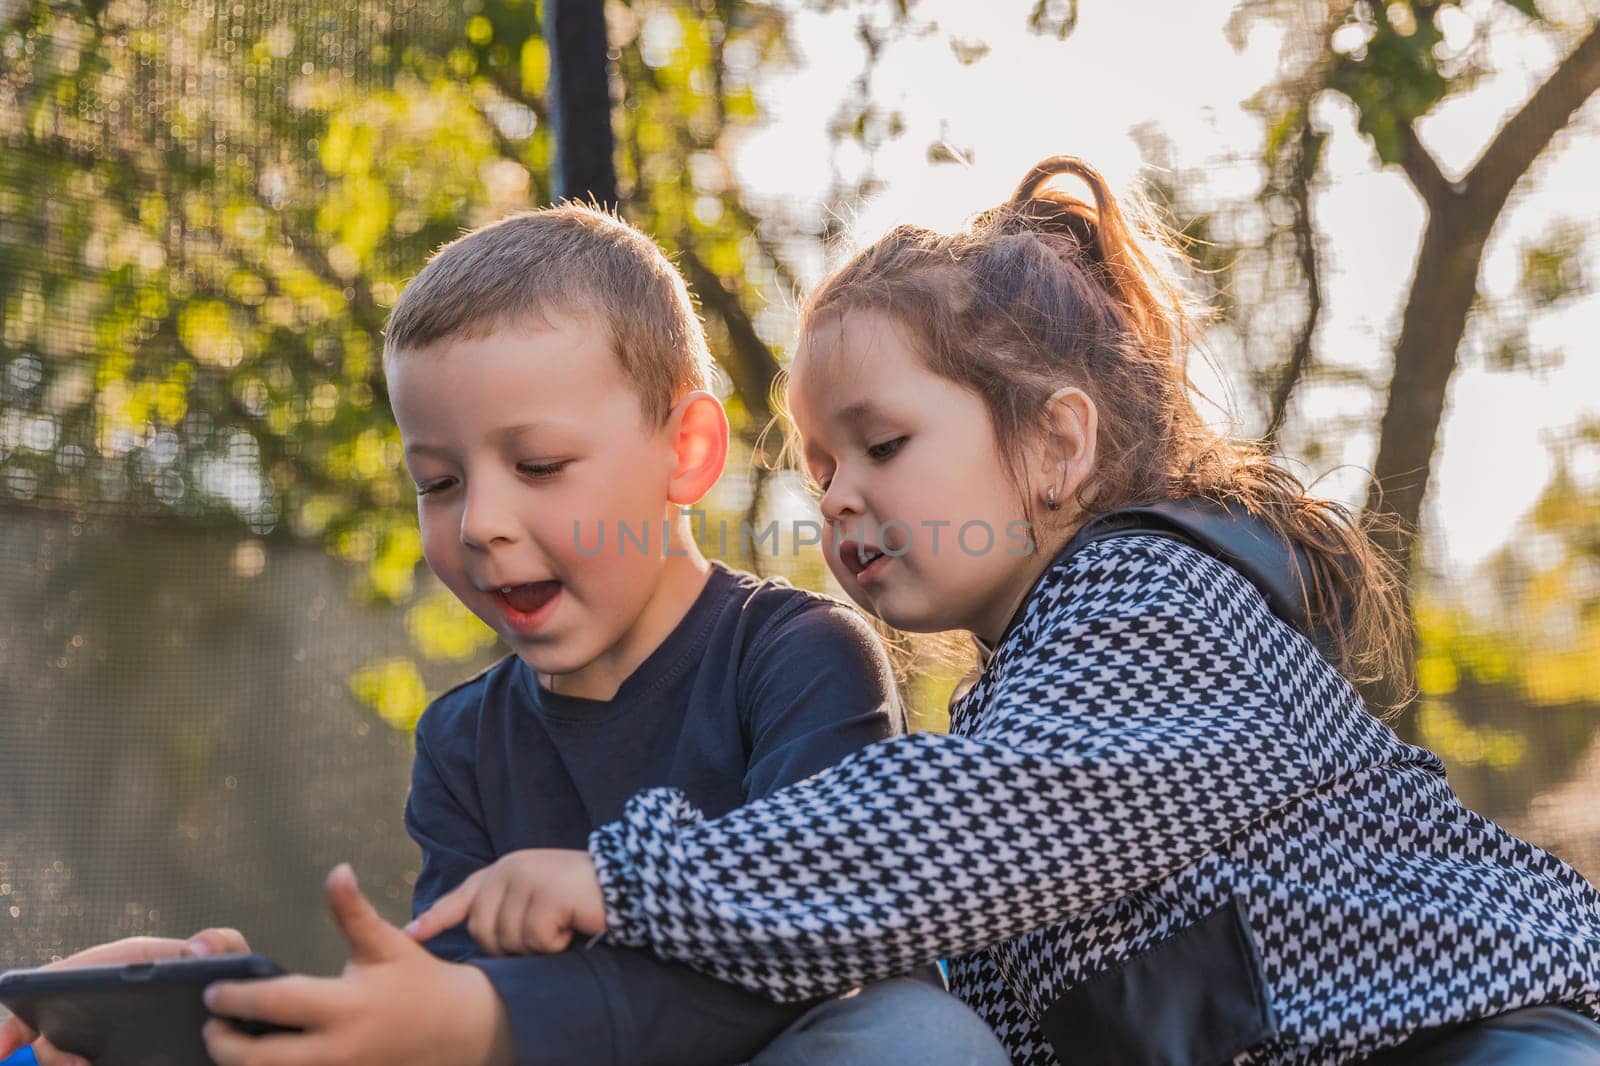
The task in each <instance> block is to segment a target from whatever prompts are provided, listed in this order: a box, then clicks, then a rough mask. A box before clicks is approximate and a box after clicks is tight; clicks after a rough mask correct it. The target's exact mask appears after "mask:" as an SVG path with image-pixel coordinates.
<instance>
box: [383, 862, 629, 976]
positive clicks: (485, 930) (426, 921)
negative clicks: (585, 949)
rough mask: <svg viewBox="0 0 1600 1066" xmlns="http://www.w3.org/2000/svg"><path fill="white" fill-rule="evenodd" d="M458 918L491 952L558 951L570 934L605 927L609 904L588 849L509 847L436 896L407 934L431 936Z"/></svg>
mask: <svg viewBox="0 0 1600 1066" xmlns="http://www.w3.org/2000/svg"><path fill="white" fill-rule="evenodd" d="M463 919H464V920H465V921H466V923H467V931H468V932H469V933H471V934H472V939H473V940H475V941H477V943H478V946H479V947H480V948H482V949H483V950H484V953H485V954H488V955H527V954H530V953H532V952H556V951H563V950H565V949H566V947H567V945H568V944H570V943H571V942H572V937H573V934H574V933H587V934H595V933H603V932H605V928H606V906H605V900H604V899H603V898H602V896H601V895H600V881H599V879H598V878H597V877H595V872H594V860H593V859H591V858H589V853H588V852H587V851H564V850H560V849H555V848H530V849H528V850H526V851H513V852H510V853H509V854H506V855H503V856H501V857H500V858H499V859H498V860H497V861H496V862H494V863H491V864H490V865H488V866H485V867H484V868H483V869H481V870H479V871H478V872H477V873H475V874H473V875H472V876H471V877H468V878H467V879H466V880H465V881H463V882H461V884H460V885H459V886H458V887H456V888H455V889H454V890H452V891H450V892H446V893H445V894H444V895H442V896H440V897H439V898H438V899H437V900H435V901H434V904H433V906H432V907H429V908H428V909H427V910H426V911H424V912H423V913H422V914H420V915H418V916H417V918H416V920H415V921H413V922H412V923H411V924H410V925H408V926H406V932H407V933H409V934H411V936H412V938H413V939H415V940H418V941H428V940H432V939H433V938H434V937H436V936H438V935H439V934H440V933H442V932H444V931H445V930H446V929H449V928H450V927H452V926H454V925H458V924H459V923H460V922H461V921H462V920H463Z"/></svg>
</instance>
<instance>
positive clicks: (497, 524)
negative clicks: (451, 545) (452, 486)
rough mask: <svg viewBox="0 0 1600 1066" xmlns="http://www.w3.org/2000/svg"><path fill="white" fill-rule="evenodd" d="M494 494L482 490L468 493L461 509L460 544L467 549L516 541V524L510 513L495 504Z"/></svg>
mask: <svg viewBox="0 0 1600 1066" xmlns="http://www.w3.org/2000/svg"><path fill="white" fill-rule="evenodd" d="M496 495H497V494H496V493H494V492H493V491H486V490H483V489H480V490H478V491H477V492H468V493H467V497H466V503H465V504H464V505H463V506H462V508H461V543H462V544H465V545H466V546H467V547H469V548H486V547H488V546H489V545H490V544H493V543H495V542H496V541H510V540H515V539H516V523H515V522H514V521H513V520H512V517H511V514H510V511H509V510H508V509H507V508H506V507H504V506H502V505H500V504H498V503H497V501H496Z"/></svg>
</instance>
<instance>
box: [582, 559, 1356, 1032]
mask: <svg viewBox="0 0 1600 1066" xmlns="http://www.w3.org/2000/svg"><path fill="white" fill-rule="evenodd" d="M1174 562H1177V563H1181V564H1182V566H1183V571H1182V572H1180V571H1179V569H1178V568H1177V567H1175V566H1174ZM1224 619H1226V620H1227V621H1226V622H1225V621H1224ZM1263 627H1265V628H1263ZM1262 637H1265V638H1266V639H1268V640H1272V641H1277V642H1279V643H1281V642H1283V641H1294V640H1298V639H1299V638H1297V637H1294V636H1293V635H1292V634H1291V632H1290V631H1289V630H1287V629H1286V628H1285V627H1283V626H1281V625H1280V624H1279V623H1277V622H1276V620H1275V619H1273V618H1272V616H1271V615H1270V613H1269V612H1268V611H1267V609H1266V607H1265V604H1264V603H1263V602H1262V600H1261V597H1260V596H1259V594H1257V593H1256V592H1255V590H1254V589H1253V588H1252V587H1250V586H1249V585H1248V584H1247V583H1246V582H1245V580H1244V579H1243V578H1242V577H1240V576H1239V575H1238V574H1237V572H1235V571H1233V570H1231V569H1229V568H1226V567H1224V566H1222V565H1221V564H1218V563H1215V562H1214V561H1213V560H1210V559H1209V557H1207V556H1203V555H1201V554H1200V553H1198V552H1195V551H1192V550H1190V549H1187V548H1181V547H1175V546H1171V545H1170V542H1152V541H1148V540H1136V539H1131V538H1130V539H1128V540H1120V541H1111V542H1107V543H1105V544H1101V545H1095V546H1092V547H1090V548H1088V549H1085V550H1084V551H1082V552H1079V553H1078V554H1076V555H1074V556H1073V557H1072V558H1071V559H1070V560H1068V561H1066V562H1065V563H1062V564H1058V565H1057V566H1056V567H1055V568H1054V569H1053V570H1052V571H1051V572H1050V573H1049V574H1047V576H1046V578H1045V579H1044V581H1043V582H1042V583H1041V586H1040V588H1039V589H1038V590H1036V593H1035V595H1034V596H1033V597H1032V598H1031V600H1030V606H1029V609H1028V615H1027V617H1026V618H1025V620H1024V622H1023V624H1022V629H1021V631H1020V632H1018V633H1015V634H1013V636H1012V639H1011V640H1008V641H1007V642H1006V645H1005V646H1003V647H1002V648H1001V650H1000V652H999V656H1000V658H998V659H997V660H996V661H995V662H994V663H992V664H991V668H990V670H991V673H993V674H995V677H994V678H992V679H990V681H991V683H992V688H989V689H988V690H987V696H986V698H984V700H983V705H982V706H979V707H977V710H976V713H977V715H978V717H977V719H976V721H975V723H974V725H973V726H972V727H971V729H970V732H971V734H972V735H968V736H954V735H938V734H929V733H923V734H918V735H915V736H911V737H905V738H900V739H895V740H889V741H885V742H883V743H880V744H874V745H872V746H871V747H869V748H867V749H865V750H864V751H862V752H860V753H859V754H857V755H854V756H852V757H850V758H848V759H846V760H845V761H844V762H842V763H840V764H839V765H838V766H836V767H833V768H832V769H830V770H827V771H824V772H822V773H819V774H817V775H815V776H813V777H811V778H809V779H807V780H805V781H803V782H801V783H799V784H797V785H795V786H793V787H790V788H787V789H784V790H782V791H780V792H778V793H775V794H774V795H772V796H770V797H768V798H766V799H764V800H762V801H759V802H756V803H751V804H749V805H747V806H745V807H742V808H739V809H738V810H735V811H733V812H731V813H729V814H727V815H725V816H724V817H722V818H719V819H717V820H715V821H711V822H707V821H704V820H702V819H701V817H700V814H699V812H698V811H696V810H694V809H693V808H692V807H691V806H690V805H689V804H688V803H687V802H686V801H685V800H684V798H683V797H682V795H681V794H679V793H677V792H675V791H672V790H667V789H656V790H652V791H649V792H644V793H641V794H640V795H638V796H636V797H634V798H633V799H632V800H631V801H629V804H628V807H627V809H626V812H625V814H624V817H623V818H622V819H621V820H620V821H618V822H614V823H611V824H610V825H607V826H603V827H602V828H600V829H598V830H596V831H595V833H594V834H593V835H592V836H591V838H590V841H589V849H590V852H591V854H592V855H593V857H594V859H595V864H596V868H597V871H598V873H599V877H600V881H601V885H602V888H603V891H604V894H605V900H606V910H607V922H608V931H609V934H608V935H609V936H610V938H611V939H612V940H613V941H614V942H617V943H622V944H627V945H632V946H641V947H648V948H650V949H651V950H653V951H655V952H656V953H658V954H660V955H663V956H665V957H667V958H672V959H676V960H680V961H683V962H686V963H689V964H690V965H693V966H696V967H698V968H700V969H703V970H705V971H707V972H709V973H712V974H714V975H716V976H718V977H721V978H723V979H725V980H729V981H733V982H735V983H738V984H743V985H746V986H747V987H750V988H753V989H757V990H760V991H763V992H765V993H766V994H768V995H770V996H772V997H773V998H776V999H782V1000H788V999H797V998H804V997H809V996H814V995H819V994H825V993H829V992H833V991H837V990H839V989H841V988H848V987H850V986H852V985H856V984H860V983H863V982H866V981H870V980H874V979H877V978H881V977H884V976H887V975H890V974H894V973H899V972H903V971H905V970H906V969H908V968H910V967H911V966H913V965H916V964H920V963H926V962H929V961H931V960H933V959H935V958H938V957H939V956H941V955H943V956H946V957H949V956H956V955H962V954H966V953H968V952H971V951H973V950H975V949H977V948H980V947H983V946H985V945H988V944H992V943H995V942H997V941H1001V940H1005V939H1008V938H1010V937H1013V936H1015V935H1017V934H1019V933H1022V932H1025V931H1027V930H1029V929H1034V928H1038V927H1041V926H1047V925H1051V924H1054V923H1057V922H1060V921H1062V920H1064V919H1066V918H1068V917H1070V916H1072V915H1074V914H1080V913H1083V912H1086V911H1088V910H1090V909H1092V908H1095V907H1098V906H1100V905H1102V904H1104V903H1106V902H1108V901H1111V900H1114V899H1116V898H1118V897H1120V896H1123V895H1125V894H1127V893H1129V892H1131V891H1133V890H1135V889H1137V888H1139V887H1140V886H1142V885H1147V884H1150V883H1152V882H1155V881H1157V880H1160V879H1161V878H1163V877H1165V876H1167V875H1169V874H1171V873H1173V872H1174V871H1176V870H1179V869H1181V868H1182V867H1184V866H1186V865H1188V864H1189V863H1192V862H1194V861H1195V860H1196V859H1198V858H1200V857H1202V856H1203V855H1205V854H1206V853H1207V852H1210V851H1212V850H1214V849H1216V848H1217V847H1219V846H1220V845H1221V844H1222V843H1223V842H1224V841H1226V840H1227V839H1228V838H1229V837H1231V836H1233V835H1234V834H1236V833H1238V832H1239V831H1240V830H1242V829H1244V828H1245V827H1247V826H1249V825H1250V824H1251V823H1253V822H1255V821H1257V820H1258V819H1260V818H1262V817H1263V816H1265V815H1266V814H1268V813H1269V812H1271V811H1273V810H1274V809H1276V808H1279V807H1281V806H1283V805H1285V804H1287V803H1289V802H1291V801H1292V800H1294V799H1295V798H1296V797H1298V796H1300V795H1302V794H1304V793H1306V792H1308V791H1310V790H1312V789H1314V788H1316V787H1317V785H1318V784H1319V783H1320V782H1321V781H1322V780H1324V779H1326V777H1328V776H1329V775H1331V774H1332V773H1334V772H1336V771H1335V770H1334V769H1333V766H1332V764H1333V763H1334V762H1337V761H1339V759H1338V757H1337V756H1336V755H1330V754H1326V753H1329V752H1336V751H1337V747H1338V744H1339V743H1341V742H1343V741H1344V740H1345V738H1342V737H1332V736H1329V735H1322V736H1317V737H1311V738H1308V737H1307V736H1306V735H1304V731H1305V730H1306V728H1307V724H1306V723H1305V722H1300V721H1291V715H1290V712H1289V710H1287V709H1286V706H1285V704H1286V702H1287V701H1285V700H1284V699H1282V698H1280V695H1279V691H1278V688H1277V687H1274V686H1275V685H1277V686H1288V685H1290V684H1291V679H1289V678H1288V677H1285V676H1282V675H1281V673H1280V672H1279V665H1278V664H1279V659H1277V658H1273V659H1271V660H1270V661H1268V660H1264V659H1262V658H1261V656H1260V655H1259V652H1260V650H1261V647H1262V645H1261V641H1260V639H1259V638H1262ZM1302 643H1303V642H1302ZM1290 651H1291V652H1292V653H1293V654H1291V655H1289V656H1287V657H1285V658H1284V659H1283V661H1286V662H1289V663H1294V662H1297V661H1298V660H1297V658H1296V656H1297V655H1299V653H1300V651H1301V649H1297V648H1291V649H1290ZM1304 654H1307V655H1313V656H1314V655H1315V653H1314V652H1312V651H1311V650H1310V648H1309V645H1307V646H1306V647H1305V649H1304ZM1318 662H1320V660H1318ZM985 685H986V682H985V681H980V682H979V689H978V690H975V695H976V696H980V697H982V696H983V691H982V690H984V688H985ZM1346 688H1347V687H1346ZM1347 691H1348V690H1347ZM1349 699H1351V700H1354V699H1356V697H1354V695H1353V694H1351V695H1350V696H1349ZM1356 706H1357V707H1359V703H1357V704H1356ZM1334 717H1335V718H1336V719H1338V716H1337V715H1335V716H1334ZM1344 717H1345V718H1348V715H1346V716H1344ZM1361 717H1365V716H1361ZM1338 720H1342V719H1338ZM1317 728H1322V727H1320V726H1319V727H1317ZM1380 729H1381V727H1380ZM1358 734H1359V735H1358ZM1360 736H1370V734H1365V733H1364V732H1363V731H1362V730H1361V729H1360V728H1359V727H1358V728H1357V729H1356V731H1355V733H1353V734H1352V738H1353V739H1357V740H1359V739H1360ZM1346 746H1349V745H1348V744H1347V745H1346ZM1359 747H1360V746H1359V745H1357V748H1356V751H1355V752H1354V754H1356V755H1358V754H1360V750H1359ZM1366 750H1367V751H1370V750H1371V748H1370V746H1369V747H1367V749H1366ZM1347 757H1354V756H1353V755H1352V754H1350V753H1347ZM797 963H798V964H799V965H796V964H797Z"/></svg>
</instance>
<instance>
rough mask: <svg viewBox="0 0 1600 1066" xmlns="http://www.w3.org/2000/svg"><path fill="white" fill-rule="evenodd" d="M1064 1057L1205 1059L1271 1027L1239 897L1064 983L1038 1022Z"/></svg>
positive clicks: (1203, 1062)
mask: <svg viewBox="0 0 1600 1066" xmlns="http://www.w3.org/2000/svg"><path fill="white" fill-rule="evenodd" d="M1040 1028H1041V1029H1042V1030H1043V1031H1044V1036H1045V1039H1046V1040H1048V1041H1049V1042H1050V1046H1051V1047H1052V1048H1053V1049H1054V1050H1055V1053H1056V1057H1057V1058H1058V1059H1060V1060H1061V1062H1062V1063H1063V1064H1072V1063H1085V1064H1090V1063H1093V1064H1097V1066H1102V1064H1109V1063H1117V1064H1127V1066H1211V1064H1213V1063H1222V1062H1228V1061H1230V1060H1232V1059H1233V1058H1234V1057H1236V1056H1237V1055H1239V1054H1241V1053H1242V1052H1244V1051H1247V1050H1249V1049H1250V1048H1252V1047H1254V1046H1256V1045H1257V1044H1260V1043H1262V1042H1264V1041H1267V1040H1271V1039H1272V1038H1273V1037H1275V1036H1276V1035H1277V1033H1278V1027H1277V1022H1276V1020H1275V1019H1274V1018H1273V1016H1272V1004H1271V1002H1270V1000H1269V998H1268V995H1267V983H1266V979H1265V978H1264V976H1263V975H1262V972H1261V955H1260V953H1259V952H1258V951H1257V950H1256V942H1255V937H1254V936H1253V935H1252V934H1251V932H1250V923H1249V922H1248V921H1247V920H1246V919H1245V916H1244V908H1243V907H1242V906H1241V905H1240V903H1239V900H1238V899H1237V898H1234V899H1230V900H1229V901H1228V902H1227V903H1225V904H1223V905H1222V906H1221V907H1218V908H1217V909H1216V910H1214V911H1212V912H1211V913H1210V914H1208V915H1206V916H1205V917H1204V918H1201V919H1200V920H1199V921H1197V922H1195V923H1194V924H1193V925H1191V926H1189V927H1188V928H1186V929H1183V930H1180V931H1179V932H1177V933H1174V934H1172V935H1171V936H1169V937H1167V938H1166V939H1164V940H1159V941H1157V942H1156V943H1154V944H1152V945H1151V946H1150V947H1148V948H1146V949H1145V950H1143V951H1141V952H1140V953H1139V954H1138V955H1135V956H1134V957H1133V958H1131V959H1127V960H1125V961H1124V962H1122V963H1119V964H1118V965H1117V966H1116V967H1115V968H1113V969H1111V970H1108V971H1106V972H1105V973H1102V974H1098V975H1096V976H1095V977H1092V978H1090V979H1089V980H1088V981H1086V982H1085V983H1083V984H1081V985H1078V986H1077V987H1076V988H1072V989H1069V990H1068V991H1067V992H1066V993H1064V994H1063V995H1062V996H1061V998H1060V999H1058V1000H1056V1001H1055V1002H1054V1003H1052V1004H1051V1005H1050V1007H1049V1009H1047V1010H1046V1011H1045V1013H1044V1017H1043V1018H1042V1019H1041V1020H1040Z"/></svg>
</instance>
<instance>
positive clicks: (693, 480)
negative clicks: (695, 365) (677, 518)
mask: <svg viewBox="0 0 1600 1066" xmlns="http://www.w3.org/2000/svg"><path fill="white" fill-rule="evenodd" d="M667 432H668V433H669V434H670V435H671V437H672V448H673V452H674V453H675V455H676V462H675V463H674V465H673V469H672V481H671V482H670V484H669V485H668V488H667V499H668V500H670V501H672V502H673V503H675V504H677V505H678V506H680V507H687V506H689V505H691V504H694V503H698V502H699V501H700V500H701V498H702V497H704V496H705V494H706V493H708V492H710V491H711V486H713V485H715V484H716V483H717V479H718V478H719V477H721V476H722V468H723V466H724V465H725V464H726V463H727V461H728V415H727V412H725V411H723V409H722V401H720V400H718V399H717V398H716V397H715V396H713V395H712V394H711V393H709V392H706V391H705V390H704V389H696V390H695V391H693V392H691V393H689V394H687V395H686V396H684V397H683V399H681V400H679V401H678V402H677V404H676V405H674V406H673V408H672V414H671V415H670V416H669V417H668V419H667Z"/></svg>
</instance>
